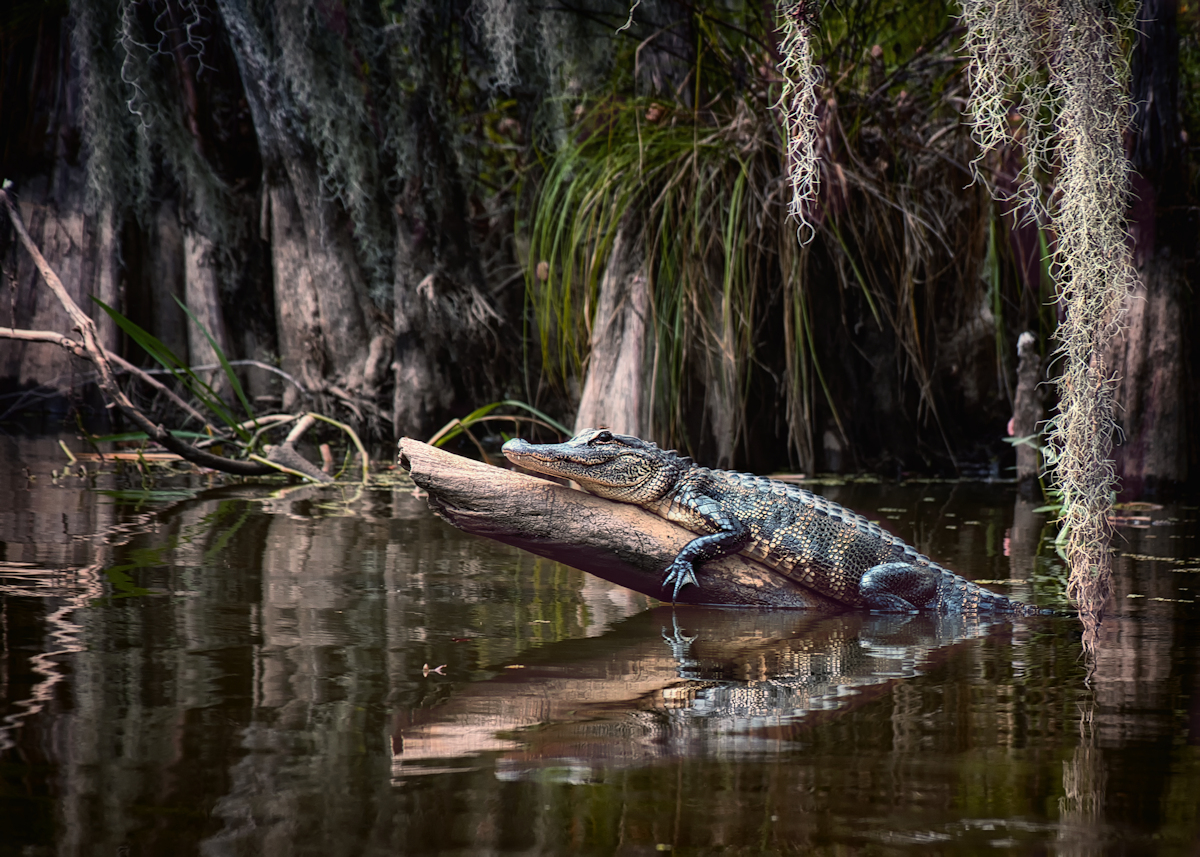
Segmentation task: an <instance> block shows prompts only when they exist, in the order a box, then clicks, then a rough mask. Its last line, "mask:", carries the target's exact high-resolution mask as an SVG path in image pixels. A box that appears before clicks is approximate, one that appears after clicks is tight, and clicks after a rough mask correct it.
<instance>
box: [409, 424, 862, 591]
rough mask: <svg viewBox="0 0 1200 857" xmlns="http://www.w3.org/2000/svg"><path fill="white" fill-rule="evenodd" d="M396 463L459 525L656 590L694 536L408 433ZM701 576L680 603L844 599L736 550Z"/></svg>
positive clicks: (637, 510)
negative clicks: (822, 592)
mask: <svg viewBox="0 0 1200 857" xmlns="http://www.w3.org/2000/svg"><path fill="white" fill-rule="evenodd" d="M400 465H401V466H402V467H404V468H405V469H406V470H408V471H409V473H410V474H412V478H413V481H414V482H416V483H417V485H418V486H420V487H421V488H423V489H424V490H426V491H427V492H429V504H430V505H431V506H432V507H433V509H434V511H436V512H437V513H438V514H439V515H441V517H443V518H444V519H445V520H447V521H449V522H450V523H451V524H453V525H454V526H456V527H458V528H459V529H462V530H465V531H466V532H468V533H473V534H475V535H479V536H486V537H487V538H490V539H495V540H497V541H500V542H504V543H506V544H510V545H515V546H517V547H520V548H523V549H524V550H527V551H529V552H531V553H536V554H538V555H540V556H545V557H549V558H550V559H553V560H556V561H558V562H562V563H565V564H566V565H570V566H573V567H575V568H578V569H581V570H583V571H586V572H588V573H590V574H594V575H596V576H597V577H601V578H604V579H605V580H610V581H612V582H613V583H617V584H619V585H621V586H625V587H627V588H629V589H632V590H634V591H636V592H641V593H644V594H646V595H649V596H651V597H654V598H663V597H664V595H665V594H666V593H665V590H664V589H663V587H662V573H663V569H665V568H666V567H667V565H669V564H670V562H671V560H672V559H674V558H675V555H676V554H677V553H678V552H679V549H680V548H681V547H683V546H684V545H685V544H687V543H688V542H689V541H691V540H692V539H693V538H695V534H694V533H690V532H688V531H687V530H685V529H683V528H682V527H678V526H676V525H675V524H672V523H671V522H670V521H666V520H664V519H662V518H660V517H658V516H657V515H654V514H652V513H650V512H647V511H645V510H643V509H640V508H638V507H636V506H630V505H626V504H624V503H615V502H613V501H611V500H605V499H603V498H601V497H596V496H594V495H592V494H586V493H584V492H583V491H577V490H575V489H573V488H568V487H566V486H564V485H559V484H557V483H555V482H550V481H547V480H545V479H540V478H537V477H534V476H527V475H525V474H523V473H516V472H513V471H511V470H503V469H501V468H498V467H491V466H489V465H486V464H481V463H480V462H477V461H472V460H470V459H467V458H463V457H461V456H458V455H453V454H451V453H448V452H445V451H443V450H440V449H436V448H434V447H432V446H429V445H428V444H425V443H421V442H420V441H416V440H412V439H411V438H404V439H403V440H401V441H400ZM699 579H700V586H698V587H697V586H689V587H685V588H684V589H683V590H682V591H681V592H680V593H679V597H678V601H679V602H680V603H686V604H717V605H727V606H740V607H792V608H798V609H804V610H817V611H824V612H837V611H840V610H844V609H845V607H844V606H843V605H840V604H838V603H837V602H835V601H832V600H831V599H829V598H826V597H824V596H822V595H820V594H818V593H816V592H812V591H811V590H808V589H806V588H804V587H802V586H800V585H799V584H796V583H794V582H792V581H791V580H788V579H787V578H786V577H783V576H782V575H780V574H776V573H775V572H774V571H772V570H770V569H769V568H767V567H766V566H765V565H762V564H761V563H758V562H755V561H753V560H751V559H748V558H747V557H744V556H740V555H734V556H727V557H723V558H721V559H719V560H714V561H711V562H706V563H704V565H703V566H701V568H700V569H699Z"/></svg>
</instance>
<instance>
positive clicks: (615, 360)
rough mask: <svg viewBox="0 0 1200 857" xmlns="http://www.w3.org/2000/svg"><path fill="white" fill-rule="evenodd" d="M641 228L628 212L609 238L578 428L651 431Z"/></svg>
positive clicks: (647, 303)
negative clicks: (606, 261) (647, 385)
mask: <svg viewBox="0 0 1200 857" xmlns="http://www.w3.org/2000/svg"><path fill="white" fill-rule="evenodd" d="M639 231H640V230H639V227H638V223H637V218H636V217H633V216H627V217H626V218H625V220H624V222H623V223H622V224H621V226H620V228H619V229H618V231H617V235H616V238H614V239H613V246H612V251H611V252H610V253H609V257H608V264H607V265H606V266H605V269H604V276H603V277H602V278H601V280H600V297H599V303H598V304H597V306H596V319H595V322H594V323H593V324H594V326H593V328H592V342H591V346H592V348H591V353H590V354H589V355H588V364H587V372H586V374H585V376H584V381H583V393H582V395H581V397H580V402H579V411H578V413H577V415H576V417H575V430H576V431H582V430H583V429H585V428H595V427H597V426H607V427H608V428H610V429H612V430H613V431H615V432H618V433H620V434H631V435H635V436H636V437H649V435H650V433H651V429H650V414H649V404H650V391H649V390H648V389H646V378H647V377H648V373H647V371H646V370H647V366H646V341H647V339H646V337H647V335H648V333H649V322H650V286H649V283H648V282H647V280H646V270H645V266H644V261H645V259H644V255H645V254H644V252H643V249H642V247H641V246H640V245H639V243H638V239H637V236H638V233H639Z"/></svg>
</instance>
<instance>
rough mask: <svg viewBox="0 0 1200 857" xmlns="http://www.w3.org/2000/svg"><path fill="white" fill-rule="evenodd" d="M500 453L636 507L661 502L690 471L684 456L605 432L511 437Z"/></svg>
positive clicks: (520, 463) (603, 495) (651, 444)
mask: <svg viewBox="0 0 1200 857" xmlns="http://www.w3.org/2000/svg"><path fill="white" fill-rule="evenodd" d="M503 452H504V455H505V456H506V457H507V458H508V460H509V461H511V462H512V463H513V464H517V465H520V466H521V467H524V468H525V469H526V470H532V471H534V472H535V473H544V474H545V475H547V476H557V477H559V478H560V479H573V480H574V481H576V482H578V483H579V484H580V485H581V486H583V488H585V489H586V490H588V491H590V492H591V493H593V494H595V495H597V496H599V497H605V498H607V499H609V500H619V501H621V502H622V503H633V504H635V505H639V506H642V505H649V504H652V503H654V502H655V501H656V500H658V499H659V498H661V497H662V496H663V495H665V494H666V493H667V492H668V491H670V490H671V488H673V487H674V485H675V483H676V481H677V480H678V479H679V477H680V476H682V475H683V474H684V473H685V472H686V471H687V470H688V469H689V468H691V467H692V462H691V459H689V458H683V457H681V456H679V455H676V454H675V453H674V452H671V451H669V450H664V449H659V448H658V446H656V445H655V444H653V443H650V442H649V441H645V440H641V439H640V438H636V437H632V436H630V435H627V434H613V433H612V432H611V431H609V430H608V429H585V430H584V431H582V432H580V433H579V434H577V435H575V437H573V438H571V439H570V440H568V441H567V442H566V443H529V442H528V441H525V440H521V439H520V438H513V439H512V440H510V441H508V442H507V443H506V444H504V447H503Z"/></svg>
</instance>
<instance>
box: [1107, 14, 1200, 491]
mask: <svg viewBox="0 0 1200 857" xmlns="http://www.w3.org/2000/svg"><path fill="white" fill-rule="evenodd" d="M1177 14H1178V2H1177V0H1146V2H1144V3H1143V4H1142V6H1141V11H1140V15H1139V20H1138V33H1139V34H1140V35H1139V38H1138V43H1137V45H1136V47H1135V49H1134V58H1133V103H1134V105H1135V106H1136V107H1135V109H1136V113H1135V117H1134V136H1133V147H1132V153H1131V154H1132V160H1133V164H1134V167H1135V168H1136V169H1137V171H1138V173H1139V175H1138V176H1136V177H1135V184H1134V187H1135V191H1136V194H1135V201H1134V204H1133V210H1132V212H1131V216H1130V220H1131V232H1132V233H1133V236H1134V242H1135V259H1136V261H1137V262H1138V265H1139V277H1138V285H1137V287H1136V288H1135V291H1134V293H1133V295H1132V296H1131V298H1130V301H1129V310H1128V316H1127V318H1126V326H1125V329H1124V330H1123V331H1122V334H1121V336H1120V337H1119V339H1118V341H1117V342H1116V343H1114V345H1113V348H1112V349H1111V351H1110V353H1109V355H1108V360H1109V364H1110V365H1111V366H1112V367H1113V370H1114V372H1115V374H1116V376H1117V377H1118V378H1120V379H1121V381H1120V384H1119V386H1118V388H1117V402H1116V404H1117V414H1118V419H1119V420H1120V422H1121V427H1122V430H1123V434H1124V438H1123V442H1122V443H1121V444H1120V445H1119V446H1118V447H1117V448H1116V450H1115V451H1114V456H1113V457H1114V460H1115V462H1116V466H1117V475H1118V476H1119V477H1120V479H1121V487H1122V491H1123V493H1124V494H1126V495H1128V496H1130V497H1137V496H1141V495H1143V494H1146V495H1153V494H1155V493H1157V492H1158V491H1159V490H1160V489H1163V490H1169V489H1170V487H1171V486H1172V485H1177V484H1180V483H1183V482H1186V481H1187V479H1188V477H1189V475H1190V474H1189V472H1188V470H1189V468H1188V465H1189V461H1188V448H1187V441H1188V438H1189V435H1190V432H1189V426H1188V422H1189V420H1188V417H1189V414H1188V409H1187V407H1186V406H1185V401H1186V396H1185V390H1186V386H1187V385H1186V384H1185V373H1186V372H1187V371H1188V365H1189V362H1190V360H1191V355H1190V354H1189V353H1188V347H1187V341H1186V338H1185V336H1184V330H1185V325H1187V324H1188V323H1189V321H1190V318H1189V312H1188V309H1189V308H1188V302H1187V301H1186V300H1185V298H1184V296H1185V295H1186V294H1187V293H1188V291H1189V283H1188V275H1187V265H1188V264H1189V262H1190V261H1191V260H1192V259H1194V258H1195V235H1194V231H1192V230H1189V229H1188V228H1187V227H1188V218H1186V217H1183V216H1180V213H1179V209H1182V207H1183V206H1184V205H1186V204H1187V203H1186V199H1185V198H1184V191H1183V189H1185V188H1186V187H1187V186H1188V179H1187V175H1186V172H1185V170H1184V169H1183V145H1182V139H1181V136H1180V130H1181V129H1180V127H1179V34H1178V31H1177V29H1176V19H1177ZM1160 212H1161V215H1160ZM1181 227H1182V228H1181Z"/></svg>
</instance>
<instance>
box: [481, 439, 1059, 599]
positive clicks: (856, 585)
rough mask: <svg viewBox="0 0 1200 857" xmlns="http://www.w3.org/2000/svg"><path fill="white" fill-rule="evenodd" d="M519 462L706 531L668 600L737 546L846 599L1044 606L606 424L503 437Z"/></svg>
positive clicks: (668, 580) (877, 531)
mask: <svg viewBox="0 0 1200 857" xmlns="http://www.w3.org/2000/svg"><path fill="white" fill-rule="evenodd" d="M503 452H504V455H505V456H506V457H507V458H508V459H509V460H510V461H511V462H513V463H514V464H516V465H518V466H520V467H522V468H524V469H526V470H531V471H533V472H535V473H540V474H543V475H546V476H553V477H559V478H562V479H571V480H574V481H575V482H576V483H578V484H579V485H580V486H582V487H583V488H584V489H586V490H587V491H589V492H591V493H593V494H596V495H597V496H600V497H605V498H608V499H610V500H616V501H619V502H622V503H631V504H633V505H635V506H640V507H642V508H643V509H646V510H648V511H650V512H654V513H655V514H657V515H659V516H660V517H663V518H666V519H667V520H668V521H672V522H674V523H676V524H679V525H680V526H682V527H684V528H686V529H688V530H690V531H691V532H693V533H697V534H699V535H698V536H697V537H696V538H695V539H692V541H690V542H688V543H687V544H686V545H684V547H683V549H682V550H680V551H679V554H678V556H676V557H675V559H674V561H673V562H671V564H670V565H669V566H667V568H666V570H665V573H664V576H663V587H664V588H665V589H670V590H671V597H672V599H673V600H675V599H678V597H679V591H680V590H681V589H682V588H683V587H685V586H688V585H694V586H699V585H700V584H699V581H698V580H697V578H696V566H697V565H698V564H699V563H703V562H705V561H706V560H711V559H715V558H717V557H721V556H725V555H726V554H731V553H737V552H741V553H742V554H744V555H746V556H748V557H751V558H753V559H756V560H758V561H759V562H762V563H763V564H764V565H766V566H768V567H769V568H771V569H773V570H774V571H776V572H777V573H779V574H782V575H784V576H786V577H788V578H790V579H791V580H793V581H795V582H797V583H799V584H801V585H803V586H805V587H808V588H809V589H811V590H814V591H816V592H819V593H821V594H823V595H826V596H828V597H830V598H832V599H834V600H835V601H837V602H839V603H841V604H845V605H846V606H847V607H859V608H867V609H869V610H874V611H881V612H915V611H920V610H935V611H939V612H943V613H961V614H977V613H1006V614H1018V615H1032V614H1036V613H1040V612H1042V611H1040V610H1039V609H1038V608H1036V607H1032V606H1030V605H1027V604H1024V603H1022V602H1020V601H1016V600H1014V599H1011V598H1006V597H1005V596H1003V595H1000V594H998V593H995V592H991V591H990V590H987V589H984V588H983V587H981V586H978V585H977V584H975V583H972V582H971V581H969V580H967V579H965V578H963V577H960V576H959V575H957V574H955V573H954V572H952V571H950V570H949V569H946V568H943V567H942V566H940V565H938V564H937V563H936V562H934V561H932V560H931V559H929V557H927V556H924V555H923V554H921V553H919V552H918V551H917V550H916V549H915V548H913V547H911V546H910V545H908V544H906V543H905V542H904V541H903V540H901V539H900V538H898V537H896V536H894V535H892V534H891V533H889V532H887V531H886V530H884V529H883V528H882V527H880V526H879V525H878V524H875V523H872V522H871V521H869V520H867V519H866V518H865V517H863V516H862V515H859V514H857V513H856V512H852V511H850V510H849V509H847V508H845V507H843V506H840V505H839V504H837V503H835V502H833V501H832V500H827V499H826V498H824V497H821V496H820V495H818V494H814V493H813V492H812V491H808V490H806V489H804V488H799V487H797V486H795V485H790V484H788V483H785V482H780V481H777V480H773V479H767V478H766V477H763V476H755V475H753V474H749V473H737V472H734V471H729V470H714V469H709V468H707V467H701V466H699V465H697V464H695V463H694V462H693V461H692V459H691V458H688V457H687V456H683V455H679V454H678V453H676V452H675V451H673V450H665V449H660V448H659V447H658V446H657V445H656V444H654V443H651V442H649V441H645V440H641V439H640V438H636V437H632V436H630V435H623V434H616V433H614V432H612V431H609V430H608V429H604V428H601V429H586V430H584V431H582V432H580V433H579V434H578V435H576V436H575V437H573V438H571V439H570V440H568V441H566V442H565V443H548V444H533V443H529V442H528V441H525V440H522V439H520V438H514V439H512V440H510V441H508V442H507V443H505V444H504V447H503Z"/></svg>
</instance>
